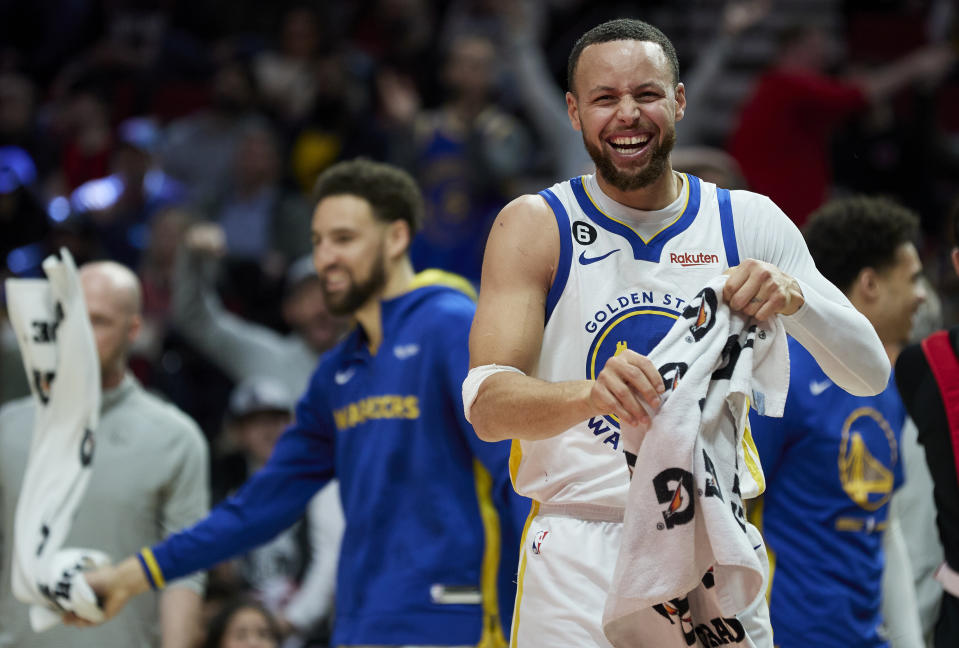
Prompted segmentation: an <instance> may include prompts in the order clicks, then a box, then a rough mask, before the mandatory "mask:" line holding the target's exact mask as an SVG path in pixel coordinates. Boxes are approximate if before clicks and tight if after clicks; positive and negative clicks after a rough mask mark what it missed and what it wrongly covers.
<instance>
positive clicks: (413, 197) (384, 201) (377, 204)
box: [313, 158, 423, 235]
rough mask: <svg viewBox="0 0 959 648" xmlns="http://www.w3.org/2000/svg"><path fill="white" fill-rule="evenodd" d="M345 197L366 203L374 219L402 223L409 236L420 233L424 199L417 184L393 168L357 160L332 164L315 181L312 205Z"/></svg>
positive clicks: (362, 159) (403, 172)
mask: <svg viewBox="0 0 959 648" xmlns="http://www.w3.org/2000/svg"><path fill="white" fill-rule="evenodd" d="M344 194H346V195H351V196H356V197H357V198H362V199H363V200H365V201H366V202H368V203H369V204H370V207H372V209H373V214H374V216H375V217H376V218H378V219H379V220H381V221H384V222H387V223H392V222H395V221H398V220H401V221H405V222H406V224H407V225H409V226H410V234H411V235H412V234H415V233H416V232H417V231H418V230H419V227H420V223H421V222H422V221H423V196H422V194H421V193H420V189H419V187H418V186H417V185H416V181H415V180H413V178H412V176H410V174H408V173H407V172H406V171H403V170H402V169H399V168H397V167H395V166H392V165H389V164H383V163H382V162H373V161H372V160H368V159H366V158H356V159H355V160H347V161H346V162H338V163H337V164H334V165H333V166H331V167H330V168H328V169H327V170H326V171H324V172H323V173H321V174H320V177H319V178H317V179H316V186H315V187H314V189H313V199H314V201H315V203H317V204H318V203H319V202H320V201H321V200H323V199H324V198H328V197H329V196H341V195H344Z"/></svg>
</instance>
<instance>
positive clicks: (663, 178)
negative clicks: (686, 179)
mask: <svg viewBox="0 0 959 648" xmlns="http://www.w3.org/2000/svg"><path fill="white" fill-rule="evenodd" d="M596 182H597V183H598V184H599V188H600V189H602V191H603V193H604V194H606V195H607V196H608V197H610V198H612V199H613V200H615V201H616V202H618V203H619V204H621V205H626V206H627V207H632V208H633V209H642V210H643V211H656V210H658V209H664V208H665V207H668V206H669V205H671V204H672V203H673V201H674V200H676V198H678V197H679V192H680V191H682V189H683V180H682V178H681V177H680V175H679V174H678V173H676V172H674V171H673V169H672V166H667V167H666V170H665V171H663V173H662V175H660V176H659V177H658V178H656V180H654V181H653V182H652V183H651V184H648V185H646V186H645V187H643V188H641V189H633V190H631V191H623V190H621V189H617V188H616V187H614V186H613V185H611V184H610V183H609V182H608V181H607V180H606V178H604V177H603V176H602V174H601V173H599V172H597V173H596Z"/></svg>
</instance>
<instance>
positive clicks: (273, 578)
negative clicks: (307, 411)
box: [211, 375, 343, 641]
mask: <svg viewBox="0 0 959 648" xmlns="http://www.w3.org/2000/svg"><path fill="white" fill-rule="evenodd" d="M294 404H295V403H294V396H293V393H292V392H291V391H290V390H289V389H288V388H287V387H286V385H284V384H283V383H282V382H281V381H279V380H276V379H274V378H271V377H269V376H262V375H257V376H251V377H249V378H247V379H245V380H243V381H242V382H241V383H240V384H239V385H237V386H236V387H235V388H234V389H233V392H232V393H231V394H230V400H229V405H228V407H227V412H226V431H227V433H228V435H227V437H226V439H227V441H228V442H229V443H232V444H233V445H234V447H236V448H237V451H236V452H233V453H229V454H226V455H224V456H222V457H221V458H220V459H219V460H218V461H217V462H216V463H215V464H214V467H213V495H214V501H218V500H220V499H223V498H225V497H226V496H227V495H229V494H231V493H232V492H233V491H234V490H235V489H236V488H238V487H239V486H240V485H242V484H243V482H244V481H246V479H247V478H248V477H249V476H250V475H252V474H253V473H254V472H256V471H257V470H258V469H259V468H260V467H261V466H262V465H263V464H264V463H266V460H267V459H269V457H270V454H271V453H272V451H273V446H274V445H275V443H276V441H277V439H279V437H280V435H281V434H282V433H283V430H284V429H285V428H286V426H287V425H288V424H289V423H290V422H291V421H292V418H293V406H294ZM342 533H343V513H342V511H341V507H340V503H339V486H338V483H337V482H336V481H335V480H334V481H332V482H330V483H329V484H328V485H327V486H326V487H325V488H323V489H322V490H320V491H319V492H318V493H317V494H316V495H314V496H313V499H312V500H310V504H309V506H308V507H307V510H306V514H305V516H304V517H303V518H302V519H301V520H300V521H298V522H297V523H296V524H294V525H293V526H292V527H290V528H289V529H287V530H286V531H284V532H283V533H281V534H280V535H278V536H277V537H276V538H274V539H273V540H272V541H270V542H269V543H267V544H264V545H261V546H260V547H257V548H256V549H254V550H253V551H251V552H250V553H248V554H245V555H243V556H240V557H239V558H237V559H235V560H233V561H231V562H229V563H226V564H224V565H222V566H220V567H218V568H217V569H215V570H214V571H213V572H212V574H211V577H212V581H213V583H212V585H211V589H214V590H215V589H218V587H217V586H219V585H223V586H225V587H226V588H227V589H236V588H239V589H242V590H245V593H247V594H249V595H251V596H253V597H254V598H256V599H257V600H259V601H260V602H261V603H263V605H264V606H266V608H267V609H269V611H270V612H271V613H272V614H273V615H274V616H276V618H277V621H278V622H279V624H280V627H281V629H282V630H283V632H284V634H294V635H296V636H297V637H298V638H300V639H303V640H304V641H306V640H309V641H324V640H327V639H328V638H329V631H330V622H331V620H332V618H331V612H332V604H333V592H334V583H335V577H336V561H337V558H338V555H339V545H340V538H341V536H342Z"/></svg>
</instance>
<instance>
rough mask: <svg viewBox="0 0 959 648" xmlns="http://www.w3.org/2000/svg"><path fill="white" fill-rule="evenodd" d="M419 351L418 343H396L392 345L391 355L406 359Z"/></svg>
mask: <svg viewBox="0 0 959 648" xmlns="http://www.w3.org/2000/svg"><path fill="white" fill-rule="evenodd" d="M419 352H420V345H418V344H402V345H399V344H398V345H396V346H395V347H393V355H395V356H396V357H397V358H399V359H400V360H406V359H407V358H412V357H413V356H415V355H416V354H417V353H419Z"/></svg>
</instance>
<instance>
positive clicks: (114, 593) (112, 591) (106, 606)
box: [63, 557, 150, 628]
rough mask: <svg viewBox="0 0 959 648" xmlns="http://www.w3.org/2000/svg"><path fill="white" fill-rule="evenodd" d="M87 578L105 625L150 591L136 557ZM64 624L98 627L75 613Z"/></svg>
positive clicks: (102, 568) (86, 573)
mask: <svg viewBox="0 0 959 648" xmlns="http://www.w3.org/2000/svg"><path fill="white" fill-rule="evenodd" d="M83 578H84V579H86V581H87V584H89V585H90V587H91V588H92V589H93V591H94V592H95V593H96V595H97V599H98V600H99V603H100V607H101V608H103V614H104V617H105V618H104V621H106V620H108V619H112V618H113V617H115V616H116V615H117V614H118V613H119V612H120V610H122V609H123V606H125V605H126V604H127V602H128V601H129V600H130V599H131V598H133V597H134V596H136V595H137V594H140V593H141V592H145V591H146V590H148V589H149V588H150V586H149V583H148V582H147V580H146V576H144V574H143V570H142V568H141V567H140V563H139V561H138V560H137V559H136V558H135V557H131V558H127V559H126V560H124V561H123V562H122V563H120V564H119V565H109V566H106V567H101V568H99V569H94V570H91V571H88V572H83ZM63 622H64V623H66V624H67V625H72V626H76V627H79V628H87V627H90V626H94V625H97V624H96V623H93V622H92V621H87V620H86V619H83V618H81V617H79V616H77V615H75V614H73V613H68V614H66V615H64V617H63Z"/></svg>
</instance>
